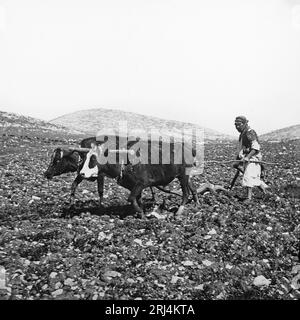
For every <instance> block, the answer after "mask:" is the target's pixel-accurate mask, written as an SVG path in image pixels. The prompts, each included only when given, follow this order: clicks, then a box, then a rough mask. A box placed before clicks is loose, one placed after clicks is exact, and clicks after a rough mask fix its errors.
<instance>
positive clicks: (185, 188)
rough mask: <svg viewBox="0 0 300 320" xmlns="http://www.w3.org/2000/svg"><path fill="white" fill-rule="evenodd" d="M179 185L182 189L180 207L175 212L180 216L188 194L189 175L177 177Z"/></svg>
mask: <svg viewBox="0 0 300 320" xmlns="http://www.w3.org/2000/svg"><path fill="white" fill-rule="evenodd" d="M179 181H180V186H181V189H182V202H181V205H180V207H179V208H178V210H177V212H176V216H181V215H182V213H183V210H184V206H185V205H186V203H187V200H188V195H189V176H187V175H184V176H182V177H180V178H179Z"/></svg>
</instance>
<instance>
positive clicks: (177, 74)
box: [0, 0, 300, 135]
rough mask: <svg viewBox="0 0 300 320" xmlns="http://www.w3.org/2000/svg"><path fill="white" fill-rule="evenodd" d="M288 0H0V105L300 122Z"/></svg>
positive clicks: (47, 112) (39, 112)
mask: <svg viewBox="0 0 300 320" xmlns="http://www.w3.org/2000/svg"><path fill="white" fill-rule="evenodd" d="M299 106H300V0H226V1H224V0H207V1H201V0H126V1H124V0H82V1H78V0H72V1H71V0H70V1H69V0H26V1H22V0H0V110H1V111H7V112H16V113H20V114H23V115H27V116H32V117H36V118H39V119H44V120H51V119H53V118H56V117H59V116H61V115H64V114H66V113H70V112H74V111H78V110H84V109H93V108H98V107H99V108H110V109H120V110H125V111H130V112H137V113H140V114H146V115H151V116H156V117H161V118H165V119H172V120H179V121H184V122H192V123H196V124H199V125H202V126H205V127H208V128H212V129H216V130H218V131H220V132H223V133H227V134H234V135H237V132H236V130H235V128H234V118H235V117H236V116H237V115H245V116H246V117H247V118H248V119H249V124H250V126H251V127H252V128H254V129H255V130H256V131H257V132H258V134H263V133H266V132H269V131H271V130H276V129H279V128H283V127H286V126H290V125H295V124H299V123H300V112H299Z"/></svg>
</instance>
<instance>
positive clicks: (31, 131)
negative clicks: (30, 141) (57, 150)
mask: <svg viewBox="0 0 300 320" xmlns="http://www.w3.org/2000/svg"><path fill="white" fill-rule="evenodd" d="M0 134H1V135H15V136H36V137H46V138H51V139H61V138H71V137H72V138H76V137H80V136H83V133H82V132H80V131H79V130H73V129H70V128H66V127H63V126H60V125H56V124H52V123H49V122H46V121H43V120H39V119H35V118H32V117H25V116H23V115H19V114H16V113H10V112H4V111H0Z"/></svg>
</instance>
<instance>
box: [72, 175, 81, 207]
mask: <svg viewBox="0 0 300 320" xmlns="http://www.w3.org/2000/svg"><path fill="white" fill-rule="evenodd" d="M82 180H83V178H82V176H81V175H79V174H78V175H77V177H76V178H75V180H74V181H73V183H72V185H71V196H70V203H71V204H72V203H73V202H74V198H75V191H76V189H77V187H78V185H79V183H80V182H82Z"/></svg>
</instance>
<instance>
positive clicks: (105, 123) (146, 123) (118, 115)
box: [50, 108, 235, 141]
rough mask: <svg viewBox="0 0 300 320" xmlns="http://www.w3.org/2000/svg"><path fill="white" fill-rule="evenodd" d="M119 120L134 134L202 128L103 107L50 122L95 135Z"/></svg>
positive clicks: (212, 134) (214, 136) (217, 136)
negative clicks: (124, 122) (144, 131)
mask: <svg viewBox="0 0 300 320" xmlns="http://www.w3.org/2000/svg"><path fill="white" fill-rule="evenodd" d="M120 121H127V128H128V129H129V130H130V132H132V133H135V134H138V132H139V131H141V130H146V131H147V132H150V130H151V129H152V130H153V129H157V130H160V131H162V130H169V131H171V132H172V134H173V133H174V135H175V136H176V134H180V132H181V130H183V129H191V128H194V129H199V130H201V129H203V128H202V127H200V126H198V125H196V124H191V123H185V122H180V121H175V120H165V119H160V118H157V117H151V116H146V115H141V114H137V113H133V112H126V111H121V110H112V109H105V108H98V109H90V110H82V111H77V112H74V113H70V114H66V115H64V116H61V117H59V118H56V119H53V120H51V121H50V123H53V124H57V125H62V126H65V127H68V128H71V129H77V130H80V131H83V132H85V133H87V134H89V135H95V134H96V133H97V132H98V131H99V130H103V129H114V128H117V127H118V126H119V122H120ZM204 135H205V141H207V140H214V141H216V140H233V139H235V137H232V136H229V135H226V134H223V133H220V132H217V131H215V130H212V129H208V128H204Z"/></svg>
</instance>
